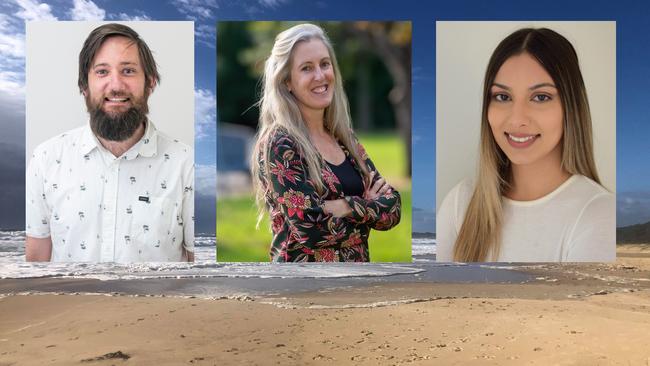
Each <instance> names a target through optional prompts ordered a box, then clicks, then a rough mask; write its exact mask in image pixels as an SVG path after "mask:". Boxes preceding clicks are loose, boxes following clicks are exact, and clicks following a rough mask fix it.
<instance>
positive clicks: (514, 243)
mask: <svg viewBox="0 0 650 366" xmlns="http://www.w3.org/2000/svg"><path fill="white" fill-rule="evenodd" d="M480 136H481V137H480V139H481V141H480V158H479V170H478V176H477V178H476V180H475V182H470V181H469V180H465V181H463V182H461V183H460V184H458V185H457V186H456V187H454V188H453V189H452V190H451V191H450V192H449V194H448V195H447V197H446V198H445V199H444V201H443V203H442V205H441V207H440V210H439V214H438V218H437V225H438V230H437V245H438V248H437V249H438V253H437V260H438V261H463V262H483V261H498V262H560V261H561V262H564V261H568V262H579V261H612V260H614V259H615V235H616V234H615V213H614V212H615V199H614V195H613V194H611V193H610V192H608V191H607V190H606V189H605V188H604V187H602V186H601V185H600V181H599V178H598V173H597V172H596V165H595V163H594V157H593V146H592V128H591V117H590V112H589V103H588V101H587V93H586V90H585V85H584V82H583V79H582V74H581V72H580V68H579V64H578V57H577V54H576V52H575V50H574V48H573V46H572V45H571V43H570V42H569V41H568V40H567V39H566V38H564V37H563V36H561V35H560V34H558V33H556V32H554V31H552V30H550V29H545V28H541V29H530V28H528V29H521V30H519V31H516V32H514V33H513V34H511V35H510V36H508V37H507V38H505V39H504V40H503V41H502V42H501V43H500V44H499V45H498V46H497V48H496V49H495V50H494V53H493V54H492V57H491V58H490V61H489V63H488V67H487V71H486V73H485V81H484V87H483V109H482V120H481V134H480Z"/></svg>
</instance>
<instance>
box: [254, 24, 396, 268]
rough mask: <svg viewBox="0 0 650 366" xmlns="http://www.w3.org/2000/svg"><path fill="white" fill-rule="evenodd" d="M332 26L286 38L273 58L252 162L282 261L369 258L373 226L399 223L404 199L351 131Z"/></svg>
mask: <svg viewBox="0 0 650 366" xmlns="http://www.w3.org/2000/svg"><path fill="white" fill-rule="evenodd" d="M342 84H343V82H342V80H341V74H340V72H339V69H338V64H337V62H336V56H335V55H334V51H333V49H332V46H331V43H330V41H329V39H328V38H327V36H326V35H325V33H324V32H323V30H322V29H321V28H320V27H318V26H316V25H312V24H300V25H297V26H294V27H292V28H290V29H288V30H285V31H284V32H282V33H280V34H278V36H277V37H276V39H275V44H274V45H273V50H272V51H271V55H270V56H269V58H268V59H267V60H266V63H265V68H264V77H263V85H262V98H261V99H260V101H259V107H260V118H259V130H258V134H257V141H256V144H255V148H254V152H253V155H252V160H251V167H252V173H253V177H256V178H257V179H254V181H255V191H256V198H257V204H258V207H259V208H260V218H261V216H262V215H264V214H265V212H268V213H269V215H270V219H271V229H272V232H273V240H272V243H271V249H270V257H271V260H272V261H277V262H290V261H291V262H298V261H329V262H332V261H334V262H338V261H341V262H343V261H350V262H367V261H369V260H370V254H369V253H368V236H369V234H370V229H376V230H388V229H390V228H392V227H393V226H395V225H397V224H398V223H399V220H400V196H399V193H398V192H397V191H396V190H395V189H393V188H392V187H391V186H390V185H388V183H386V181H385V180H384V179H383V178H382V177H381V176H380V175H379V173H378V172H377V170H376V169H375V166H374V165H373V163H372V162H371V161H370V159H369V158H368V156H367V155H366V153H365V151H364V149H363V147H362V146H361V145H360V144H359V142H358V141H357V139H356V137H355V136H354V133H353V132H352V129H351V122H350V115H349V111H348V102H347V97H346V96H345V92H344V91H343V86H342Z"/></svg>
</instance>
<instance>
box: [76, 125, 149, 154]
mask: <svg viewBox="0 0 650 366" xmlns="http://www.w3.org/2000/svg"><path fill="white" fill-rule="evenodd" d="M94 149H102V150H105V149H104V147H103V146H102V144H101V143H100V142H99V140H98V139H97V136H95V134H94V133H93V132H92V130H91V129H90V125H86V126H85V127H84V130H83V134H82V137H81V147H80V152H81V154H83V155H84V156H85V155H88V154H90V152H92V151H93V150H94ZM157 150H158V130H157V129H156V126H154V124H153V122H151V121H147V125H146V127H145V130H144V135H142V138H141V139H140V141H138V142H136V144H135V145H133V146H131V148H130V149H129V150H128V151H127V152H125V153H124V155H122V159H126V160H131V159H135V158H136V157H138V156H139V155H140V156H145V157H152V156H154V155H156V152H157Z"/></svg>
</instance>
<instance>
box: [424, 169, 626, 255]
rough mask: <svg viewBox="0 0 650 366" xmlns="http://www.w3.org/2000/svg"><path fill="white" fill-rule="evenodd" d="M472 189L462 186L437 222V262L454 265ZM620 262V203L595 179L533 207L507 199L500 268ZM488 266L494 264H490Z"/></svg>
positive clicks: (572, 184)
mask: <svg viewBox="0 0 650 366" xmlns="http://www.w3.org/2000/svg"><path fill="white" fill-rule="evenodd" d="M473 189H474V185H473V183H471V182H470V181H468V180H464V181H462V182H461V183H459V184H458V185H456V186H455V187H454V188H453V189H452V190H451V191H450V192H449V194H448V195H447V197H445V200H444V201H443V203H442V205H441V206H440V211H439V212H438V216H437V220H436V222H437V224H436V245H437V248H436V249H437V257H436V259H437V260H438V261H441V262H450V261H452V260H453V248H454V244H455V242H456V238H457V236H458V233H459V232H460V228H461V226H462V224H463V219H464V218H465V211H466V210H467V206H468V205H469V201H470V199H471V196H472V193H473ZM615 259H616V200H615V198H614V195H613V194H612V193H610V192H608V191H607V190H606V189H605V188H603V187H602V186H601V185H599V184H597V183H596V182H594V181H592V180H591V179H589V178H587V177H585V176H582V175H574V176H572V177H571V178H569V179H568V180H567V181H566V182H564V183H563V184H562V185H560V186H559V187H558V188H557V189H555V190H554V191H553V192H551V193H549V194H548V195H546V196H544V197H542V198H539V199H536V200H533V201H513V200H511V199H508V198H505V197H504V198H503V228H502V233H501V248H500V251H499V257H498V258H497V259H496V261H497V262H608V261H614V260H615ZM488 261H494V260H492V259H490V258H488Z"/></svg>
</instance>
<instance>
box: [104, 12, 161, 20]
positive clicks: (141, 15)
mask: <svg viewBox="0 0 650 366" xmlns="http://www.w3.org/2000/svg"><path fill="white" fill-rule="evenodd" d="M136 13H137V15H128V14H126V13H119V14H117V15H114V14H111V18H115V19H119V20H124V21H145V20H151V17H149V16H148V15H147V14H145V13H144V12H142V11H136Z"/></svg>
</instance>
